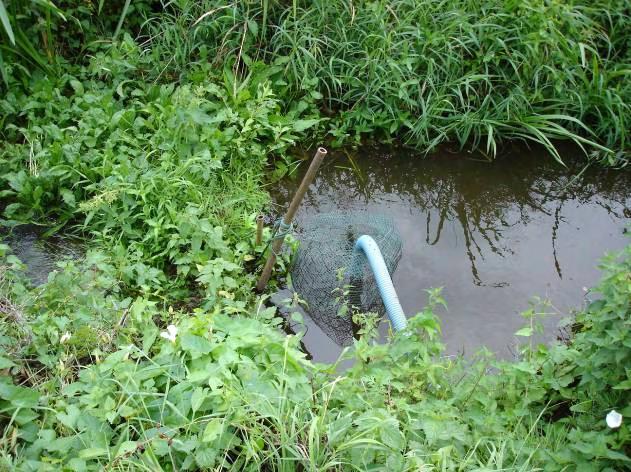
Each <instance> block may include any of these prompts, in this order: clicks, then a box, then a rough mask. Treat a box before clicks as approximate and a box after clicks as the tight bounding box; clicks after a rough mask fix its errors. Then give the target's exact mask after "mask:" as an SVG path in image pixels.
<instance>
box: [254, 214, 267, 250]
mask: <svg viewBox="0 0 631 472" xmlns="http://www.w3.org/2000/svg"><path fill="white" fill-rule="evenodd" d="M264 222H265V216H264V215H257V217H256V240H255V241H254V245H255V246H256V247H258V246H260V245H261V242H262V241H263V223H264Z"/></svg>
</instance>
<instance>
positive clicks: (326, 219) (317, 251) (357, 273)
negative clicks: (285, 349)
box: [291, 213, 401, 345]
mask: <svg viewBox="0 0 631 472" xmlns="http://www.w3.org/2000/svg"><path fill="white" fill-rule="evenodd" d="M364 234H367V235H369V236H371V237H372V238H373V239H374V240H375V242H376V243H377V244H378V245H379V248H380V249H381V253H382V255H383V258H384V260H385V262H386V265H387V266H388V270H389V271H390V274H392V273H393V272H394V271H395V269H396V267H397V264H398V263H399V259H400V258H401V236H400V235H399V233H398V231H397V230H396V227H395V225H394V223H393V222H392V220H391V219H390V218H388V217H386V216H382V215H372V214H365V213H364V214H361V213H360V214H346V213H327V214H320V215H318V216H316V217H314V218H312V219H311V220H310V221H309V222H308V223H307V224H306V225H305V226H304V228H303V235H302V237H301V238H300V247H299V248H298V252H297V254H296V258H295V262H294V265H293V269H292V271H291V276H292V281H293V286H294V290H295V291H296V292H297V293H298V295H299V297H300V298H301V299H303V300H304V301H305V302H306V303H307V307H306V308H307V311H308V312H309V314H310V315H311V318H312V319H313V320H314V321H315V322H316V324H317V325H318V326H319V327H320V329H322V331H324V332H325V333H326V334H327V335H328V336H329V337H330V338H332V339H333V340H334V341H335V342H336V343H338V344H340V345H346V344H349V343H350V342H351V340H352V339H353V323H352V320H351V313H350V310H348V311H347V312H345V313H344V311H345V310H340V307H341V306H342V303H343V302H344V301H346V302H348V305H349V306H352V307H356V308H357V309H359V310H361V311H362V312H377V313H380V314H383V313H384V312H385V309H384V306H383V303H382V301H381V297H380V295H379V289H378V287H377V284H376V281H375V278H374V276H373V273H372V271H371V269H370V266H369V265H368V261H367V260H366V256H365V255H364V254H363V252H360V253H359V254H357V255H356V257H359V259H357V260H355V261H354V263H352V262H353V257H354V253H353V248H354V245H355V241H357V238H359V237H360V236H362V235H364ZM344 292H346V294H344Z"/></svg>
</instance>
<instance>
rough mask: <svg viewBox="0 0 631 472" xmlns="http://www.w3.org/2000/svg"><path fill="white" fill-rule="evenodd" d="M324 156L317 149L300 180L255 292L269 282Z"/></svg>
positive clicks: (281, 222) (322, 152)
mask: <svg viewBox="0 0 631 472" xmlns="http://www.w3.org/2000/svg"><path fill="white" fill-rule="evenodd" d="M326 154H327V150H326V149H324V148H323V147H321V148H318V150H317V152H316V153H315V156H313V160H312V161H311V164H310V165H309V169H307V173H306V174H305V176H304V177H303V178H302V182H300V187H298V190H296V194H295V195H294V198H293V199H292V200H291V203H290V204H289V208H288V209H287V213H285V216H284V217H283V219H282V220H281V221H280V224H279V231H280V232H281V235H280V236H278V237H275V238H274V240H273V241H272V248H271V251H270V253H269V256H268V258H267V261H266V262H265V267H263V272H262V273H261V277H260V278H259V280H258V282H257V283H256V290H257V291H258V292H262V291H263V290H265V287H267V282H269V279H270V277H271V276H272V270H273V269H274V264H275V263H276V255H277V254H280V250H281V249H282V247H283V242H284V241H285V232H286V231H287V230H288V229H289V228H290V227H291V222H292V221H293V219H294V216H296V212H297V211H298V207H299V206H300V203H301V202H302V199H303V197H304V196H305V193H307V190H308V189H309V186H310V185H311V182H313V179H314V177H315V175H316V173H317V172H318V168H319V167H320V164H322V160H323V159H324V156H326Z"/></svg>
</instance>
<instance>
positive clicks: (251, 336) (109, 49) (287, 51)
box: [0, 0, 631, 470]
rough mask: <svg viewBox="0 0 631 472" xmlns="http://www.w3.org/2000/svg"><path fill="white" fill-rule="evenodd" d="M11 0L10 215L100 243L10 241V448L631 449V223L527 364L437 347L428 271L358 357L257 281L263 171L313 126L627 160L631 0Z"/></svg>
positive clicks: (23, 461) (598, 455) (78, 457)
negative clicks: (416, 305)
mask: <svg viewBox="0 0 631 472" xmlns="http://www.w3.org/2000/svg"><path fill="white" fill-rule="evenodd" d="M106 3H107V5H105V4H106ZM145 18H146V19H147V21H144V20H145ZM0 20H1V21H0V23H1V24H2V26H1V27H0V32H1V34H2V35H3V36H2V43H0V51H1V53H2V56H1V57H0V71H1V72H2V76H3V81H4V85H3V94H4V96H3V98H2V99H1V100H0V123H1V125H2V127H1V129H2V131H1V136H2V140H3V141H2V143H1V145H0V166H1V168H2V173H1V175H0V199H1V202H2V203H1V204H2V210H3V213H2V224H3V226H5V227H8V228H10V227H12V226H15V225H18V224H21V223H24V222H32V223H36V224H41V225H45V226H46V227H47V228H50V229H49V232H54V231H58V230H59V229H61V228H64V231H66V232H69V233H75V234H78V235H81V236H83V237H84V238H86V241H87V243H88V245H89V250H88V252H87V254H86V257H85V259H84V260H81V261H69V262H65V263H63V264H61V266H60V268H59V271H57V272H56V273H54V274H52V275H51V276H50V278H49V281H48V282H47V283H46V284H44V285H42V286H39V287H33V286H31V285H30V283H29V282H28V281H27V280H26V279H25V278H24V276H23V265H22V263H21V262H20V261H19V260H18V259H17V258H16V257H15V256H14V255H12V254H11V250H10V248H9V247H8V246H6V245H0V258H1V266H0V315H1V316H0V369H2V373H3V375H2V377H0V430H1V439H0V464H1V466H0V467H1V468H2V469H7V470H101V469H103V468H107V469H116V470H129V469H133V470H135V469H139V470H199V469H214V470H221V469H235V470H241V469H248V470H259V469H265V470H296V469H298V470H307V469H308V470H336V469H344V470H347V469H348V470H353V469H356V470H365V469H383V468H386V469H388V470H471V469H475V470H489V469H491V470H496V469H499V470H532V469H536V468H545V469H548V470H594V468H597V469H602V470H605V469H607V468H608V469H609V470H621V469H623V468H625V467H629V466H630V464H631V459H630V458H629V456H631V433H630V430H629V425H628V421H627V418H629V417H631V405H629V391H630V390H631V379H630V374H631V370H630V369H629V365H631V330H630V329H629V327H630V326H629V323H630V321H629V320H630V314H631V305H630V303H631V302H630V301H631V279H630V278H629V274H630V273H631V246H629V247H628V248H627V249H626V250H625V251H624V253H623V254H621V255H620V256H619V257H617V258H614V257H613V256H612V257H610V258H608V259H606V260H605V262H604V263H603V270H604V277H603V280H602V282H601V284H600V286H599V287H598V289H597V291H598V292H599V293H600V296H599V298H597V299H596V300H595V301H593V302H591V303H589V304H588V306H586V307H585V308H584V309H583V310H582V311H581V312H580V313H579V314H578V315H577V317H576V319H575V320H574V323H575V324H574V327H573V330H572V331H573V336H572V338H571V340H570V341H569V342H567V343H560V344H555V345H552V346H549V347H544V346H537V345H534V344H533V345H529V346H526V347H524V349H523V352H522V353H521V354H522V355H521V358H520V361H519V362H514V363H502V362H498V361H495V360H493V359H492V358H491V357H490V356H487V355H480V357H479V358H478V359H475V360H467V361H464V360H460V359H444V358H442V357H441V352H442V347H441V345H440V329H439V325H438V322H437V318H436V316H435V314H434V312H435V311H436V309H437V308H438V307H439V306H440V304H441V302H442V300H441V298H440V294H439V292H437V291H433V290H432V291H429V292H428V294H429V304H428V307H427V308H426V309H425V310H424V311H423V312H421V313H420V314H418V315H417V316H416V317H414V318H412V319H411V320H410V329H409V330H408V331H407V332H405V333H401V334H399V335H397V336H395V337H394V338H393V339H392V340H391V342H390V343H389V344H386V345H379V344H376V343H375V342H374V326H373V324H374V320H373V319H372V317H370V316H362V315H360V314H357V315H356V316H357V318H358V320H360V321H361V323H362V324H363V325H364V328H363V330H362V333H363V336H362V337H361V339H360V340H358V341H357V342H356V344H355V346H354V348H353V350H352V352H350V353H349V354H348V355H349V356H351V357H353V358H355V359H356V364H355V365H354V367H352V368H351V369H350V370H348V371H346V372H344V374H343V375H339V374H338V373H336V371H335V366H315V365H313V364H312V363H311V362H309V361H307V360H305V356H304V354H302V353H301V352H300V351H299V349H298V347H299V339H298V338H297V337H296V336H285V335H283V334H282V332H281V330H280V325H281V323H282V320H281V319H280V318H278V317H277V316H276V313H275V310H274V309H273V308H267V307H266V306H265V303H264V302H265V297H257V296H256V295H255V294H254V293H253V290H252V288H253V285H254V280H255V271H256V258H257V257H258V256H259V253H260V250H261V249H260V248H255V247H254V244H253V240H252V238H253V231H252V228H253V222H254V215H255V214H256V212H258V211H259V210H260V209H261V208H262V207H264V206H265V205H266V204H267V195H266V193H265V192H264V190H263V184H264V183H265V181H269V179H271V178H272V177H273V175H274V174H275V169H281V170H282V168H283V167H285V166H286V165H287V164H288V163H290V162H291V157H290V156H291V153H290V150H291V148H292V147H293V146H295V145H297V143H299V142H300V143H305V142H309V141H310V140H314V139H315V138H322V137H324V136H329V137H333V139H335V140H336V141H338V142H346V141H348V140H349V139H352V140H358V139H361V137H362V136H364V135H366V134H367V133H379V134H381V135H383V136H384V137H386V138H393V137H395V136H396V137H401V138H403V139H406V140H408V141H409V142H410V143H411V144H413V145H416V146H419V147H420V148H423V149H429V148H431V147H433V146H435V145H437V144H438V143H440V142H442V141H445V140H457V141H459V142H460V143H461V145H463V146H468V147H475V146H482V147H484V148H486V149H487V150H488V152H489V153H491V154H493V153H494V152H495V150H496V147H497V145H498V143H499V142H501V140H502V139H510V138H524V139H529V140H536V141H539V142H543V143H544V144H545V145H547V146H548V147H549V149H550V151H551V152H552V153H554V152H555V151H554V148H553V146H552V144H551V142H550V141H549V140H550V139H552V138H558V137H566V138H570V139H573V140H575V141H577V142H580V143H583V144H585V145H586V148H587V149H590V150H592V151H597V152H598V156H599V157H600V158H601V159H602V162H603V163H605V164H610V165H624V164H625V162H626V159H628V135H627V133H628V128H629V123H630V122H631V118H630V109H629V103H631V101H630V100H629V99H630V98H631V88H630V87H631V85H630V82H629V80H628V75H629V70H630V68H629V64H630V63H631V61H630V59H629V51H628V47H627V42H628V35H629V31H630V30H629V23H630V22H629V17H628V5H626V3H625V2H623V1H610V2H604V1H601V2H597V3H596V4H595V5H594V4H589V5H588V4H587V2H585V3H581V2H579V3H575V4H567V3H559V2H550V3H541V2H532V1H527V2H515V3H512V2H495V3H491V2H489V3H488V4H483V5H480V4H479V3H476V2H468V3H462V2H449V1H444V2H431V3H430V2H412V1H400V2H376V1H375V2H360V3H357V4H354V3H350V2H348V3H346V2H311V3H308V4H307V3H302V2H293V3H288V2H281V1H276V2H274V1H260V2H259V1H248V2H236V3H235V4H227V3H220V2H212V1H208V2H201V1H198V2H193V1H191V2H184V1H182V2H179V3H171V4H169V5H168V6H167V7H164V8H162V7H161V5H160V4H158V3H154V2H141V1H138V2H136V1H133V2H130V1H127V0H126V1H122V0H121V1H119V2H97V1H87V2H74V1H70V0H68V1H64V2H58V3H57V4H56V6H55V5H53V4H52V3H50V2H48V1H35V0H33V1H32V2H14V1H8V0H0ZM114 38H115V39H114ZM134 38H136V39H134ZM605 148H609V149H610V151H609V150H606V149H605ZM285 263H286V260H283V261H281V265H280V269H281V270H282V269H283V267H284V266H283V264H285ZM525 316H526V318H527V319H528V321H529V324H528V327H527V328H524V329H523V330H521V331H520V332H519V333H518V334H519V335H520V336H524V337H525V338H526V339H527V338H529V337H530V336H532V335H533V334H534V333H536V331H537V329H538V323H537V319H538V316H539V310H538V309H537V308H536V307H533V309H532V310H530V311H529V312H527V313H525ZM613 409H615V410H616V411H618V412H620V413H621V414H622V415H623V417H624V418H625V420H624V421H623V422H622V425H621V426H620V427H618V428H610V427H608V426H607V425H606V423H605V416H606V415H607V413H609V412H610V411H611V410H613Z"/></svg>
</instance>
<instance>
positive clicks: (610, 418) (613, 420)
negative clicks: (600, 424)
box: [605, 410, 622, 428]
mask: <svg viewBox="0 0 631 472" xmlns="http://www.w3.org/2000/svg"><path fill="white" fill-rule="evenodd" d="M605 421H607V426H609V427H610V428H619V427H620V425H621V424H622V415H621V414H620V413H618V412H617V411H616V410H611V411H610V412H609V413H607V417H606V418H605Z"/></svg>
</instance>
